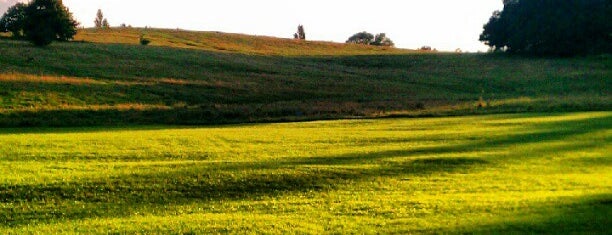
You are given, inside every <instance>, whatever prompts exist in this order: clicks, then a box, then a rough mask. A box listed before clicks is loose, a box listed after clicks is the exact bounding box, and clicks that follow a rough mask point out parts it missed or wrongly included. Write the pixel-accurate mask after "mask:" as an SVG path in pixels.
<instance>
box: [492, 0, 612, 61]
mask: <svg viewBox="0 0 612 235" xmlns="http://www.w3.org/2000/svg"><path fill="white" fill-rule="evenodd" d="M504 3H505V5H504V9H503V11H501V12H494V13H493V16H492V17H491V18H490V19H489V22H488V23H487V24H486V25H485V26H484V31H483V33H482V34H481V36H480V41H482V42H484V43H485V44H487V45H489V46H490V47H491V48H492V49H493V50H502V51H507V52H510V53H518V54H529V55H554V56H571V55H579V54H596V53H610V52H612V51H611V45H612V18H611V17H612V1H610V0H563V1H559V0H505V1H504Z"/></svg>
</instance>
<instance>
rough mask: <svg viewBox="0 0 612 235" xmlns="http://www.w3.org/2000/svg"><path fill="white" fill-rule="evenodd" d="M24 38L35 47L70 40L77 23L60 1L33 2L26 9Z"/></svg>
mask: <svg viewBox="0 0 612 235" xmlns="http://www.w3.org/2000/svg"><path fill="white" fill-rule="evenodd" d="M25 12H26V18H27V19H26V21H25V25H24V34H25V37H26V38H27V39H28V40H30V41H31V42H32V43H34V44H35V45H37V46H46V45H48V44H50V43H51V42H52V41H54V40H58V41H67V40H71V39H72V38H73V37H74V35H75V34H76V32H77V30H76V27H77V26H78V23H77V22H76V21H75V20H74V19H73V17H72V13H70V12H69V11H68V9H67V8H66V7H65V6H64V5H63V4H62V1H61V0H33V1H32V2H31V3H30V4H29V5H28V6H27V7H26V10H25Z"/></svg>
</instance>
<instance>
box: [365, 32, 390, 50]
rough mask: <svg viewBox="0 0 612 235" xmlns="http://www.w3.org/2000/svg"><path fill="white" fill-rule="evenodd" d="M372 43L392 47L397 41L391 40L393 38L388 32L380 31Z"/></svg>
mask: <svg viewBox="0 0 612 235" xmlns="http://www.w3.org/2000/svg"><path fill="white" fill-rule="evenodd" d="M371 45H374V46H385V47H392V46H395V43H393V41H391V39H390V38H388V37H387V34H385V33H379V34H376V36H375V37H374V42H372V44H371Z"/></svg>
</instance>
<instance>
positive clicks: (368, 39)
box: [346, 31, 374, 45]
mask: <svg viewBox="0 0 612 235" xmlns="http://www.w3.org/2000/svg"><path fill="white" fill-rule="evenodd" d="M373 40H374V35H372V34H371V33H368V32H366V31H363V32H359V33H356V34H354V35H353V36H351V37H350V38H349V39H348V40H346V43H355V44H364V45H370V44H371V43H372V41H373Z"/></svg>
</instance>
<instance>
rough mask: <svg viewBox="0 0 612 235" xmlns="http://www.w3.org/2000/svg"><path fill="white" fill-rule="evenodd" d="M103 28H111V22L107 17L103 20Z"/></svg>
mask: <svg viewBox="0 0 612 235" xmlns="http://www.w3.org/2000/svg"><path fill="white" fill-rule="evenodd" d="M102 28H105V29H108V28H110V24H109V23H108V20H107V19H106V18H105V19H104V20H102Z"/></svg>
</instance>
